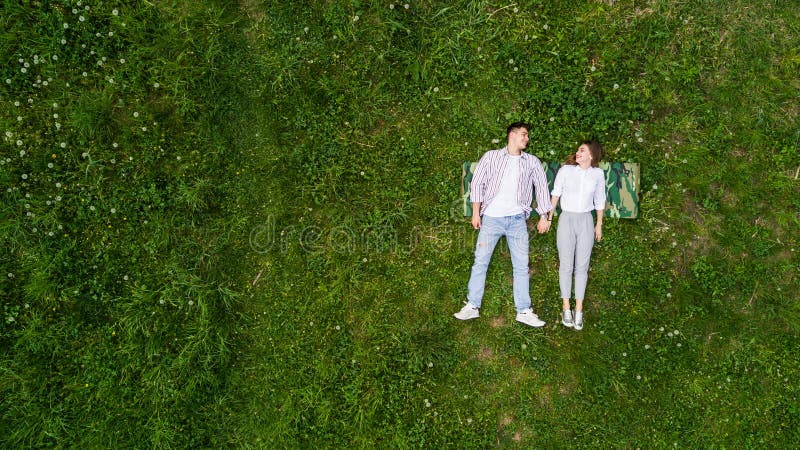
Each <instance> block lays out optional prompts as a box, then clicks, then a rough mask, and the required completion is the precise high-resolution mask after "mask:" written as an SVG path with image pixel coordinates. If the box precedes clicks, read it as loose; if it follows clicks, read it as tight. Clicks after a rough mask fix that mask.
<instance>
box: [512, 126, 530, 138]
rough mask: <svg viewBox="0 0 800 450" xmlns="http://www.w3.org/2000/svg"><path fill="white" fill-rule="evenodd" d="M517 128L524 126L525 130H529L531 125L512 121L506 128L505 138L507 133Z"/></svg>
mask: <svg viewBox="0 0 800 450" xmlns="http://www.w3.org/2000/svg"><path fill="white" fill-rule="evenodd" d="M517 128H525V131H527V132H529V133H530V131H531V126H530V125H528V124H527V123H525V122H514V123H512V124H511V125H509V126H508V128H506V139H508V135H509V134H511V132H512V131H514V130H516V129H517Z"/></svg>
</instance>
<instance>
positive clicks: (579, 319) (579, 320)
mask: <svg viewBox="0 0 800 450" xmlns="http://www.w3.org/2000/svg"><path fill="white" fill-rule="evenodd" d="M574 326H575V329H576V330H582V329H583V311H575V323H574Z"/></svg>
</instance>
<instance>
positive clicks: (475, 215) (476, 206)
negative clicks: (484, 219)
mask: <svg viewBox="0 0 800 450" xmlns="http://www.w3.org/2000/svg"><path fill="white" fill-rule="evenodd" d="M480 227H481V202H473V203H472V228H475V229H476V230H477V229H479V228H480Z"/></svg>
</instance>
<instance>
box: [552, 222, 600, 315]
mask: <svg viewBox="0 0 800 450" xmlns="http://www.w3.org/2000/svg"><path fill="white" fill-rule="evenodd" d="M556 244H557V246H558V260H559V265H558V284H559V286H560V287H561V298H567V299H568V298H570V297H571V296H570V293H571V292H572V276H573V274H574V275H575V299H576V300H583V296H584V295H585V294H586V280H588V279H589V259H590V258H591V257H592V247H594V222H593V219H592V213H590V212H586V213H573V212H567V211H562V212H561V214H560V215H559V216H558V232H557V234H556Z"/></svg>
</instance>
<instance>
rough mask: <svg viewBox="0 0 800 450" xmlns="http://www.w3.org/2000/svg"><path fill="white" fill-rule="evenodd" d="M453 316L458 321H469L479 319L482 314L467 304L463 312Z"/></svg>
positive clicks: (462, 309)
mask: <svg viewBox="0 0 800 450" xmlns="http://www.w3.org/2000/svg"><path fill="white" fill-rule="evenodd" d="M453 316H454V317H455V318H456V319H458V320H469V319H477V318H478V317H480V316H481V314H480V312H479V311H478V308H476V307H474V306H472V305H470V304H469V303H467V304H466V305H464V307H463V308H461V311H459V312H457V313H455V314H453Z"/></svg>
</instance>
